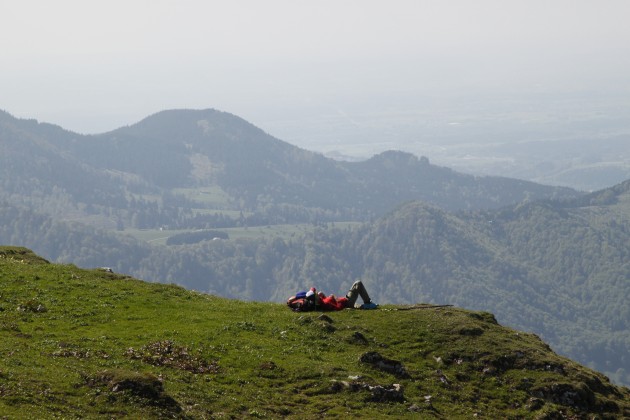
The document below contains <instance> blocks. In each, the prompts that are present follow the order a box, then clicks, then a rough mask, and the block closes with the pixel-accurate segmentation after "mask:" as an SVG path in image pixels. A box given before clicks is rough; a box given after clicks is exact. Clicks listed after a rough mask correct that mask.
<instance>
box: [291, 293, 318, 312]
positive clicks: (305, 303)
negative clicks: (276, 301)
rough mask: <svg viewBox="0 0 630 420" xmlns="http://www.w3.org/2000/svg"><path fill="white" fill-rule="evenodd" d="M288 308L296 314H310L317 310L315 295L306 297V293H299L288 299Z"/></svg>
mask: <svg viewBox="0 0 630 420" xmlns="http://www.w3.org/2000/svg"><path fill="white" fill-rule="evenodd" d="M287 306H288V307H289V308H291V309H292V310H293V311H295V312H308V311H314V310H315V309H316V305H315V294H311V295H310V296H306V292H298V293H296V294H295V296H291V297H290V298H289V299H287Z"/></svg>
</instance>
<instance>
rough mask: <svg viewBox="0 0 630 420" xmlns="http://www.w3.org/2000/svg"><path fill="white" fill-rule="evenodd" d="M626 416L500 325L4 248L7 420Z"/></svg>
mask: <svg viewBox="0 0 630 420" xmlns="http://www.w3.org/2000/svg"><path fill="white" fill-rule="evenodd" d="M25 414H26V415H28V416H29V417H31V418H54V417H63V418H85V417H88V418H93V417H107V418H110V417H180V418H231V417H232V418H233V417H238V418H242V417H259V418H262V417H268V418H278V417H295V418H319V417H322V416H328V417H347V416H353V417H364V418H388V417H390V418H401V417H414V418H418V417H420V418H444V419H446V418H448V419H452V418H471V417H473V416H477V417H481V418H563V417H565V418H623V417H629V416H630V390H629V389H628V388H621V387H616V386H614V385H612V384H610V383H609V381H608V380H607V379H606V378H605V377H603V376H602V375H601V374H598V373H596V372H594V371H592V370H590V369H588V368H585V367H583V366H580V365H578V364H577V363H574V362H572V361H570V360H568V359H566V358H563V357H560V356H558V355H556V354H554V353H553V352H552V351H551V350H550V349H549V347H548V346H547V345H546V344H545V343H543V342H542V341H541V340H540V339H538V338H537V337H536V336H534V335H532V334H526V333H522V332H518V331H515V330H511V329H508V328H504V327H502V326H500V325H498V324H497V323H496V321H495V320H494V317H493V316H492V315H491V314H488V313H485V312H472V311H467V310H463V309H458V308H450V307H441V308H439V307H430V306H427V305H419V306H417V307H414V308H409V307H400V306H385V307H384V308H383V309H380V310H376V311H358V310H346V311H343V312H336V313H327V314H320V313H307V314H298V313H293V312H291V311H289V310H288V309H287V308H286V307H285V306H284V305H278V304H273V303H255V302H254V303H251V302H250V303H245V302H240V301H235V300H227V299H222V298H218V297H215V296H210V295H205V294H200V293H196V292H191V291H186V290H184V289H182V288H180V287H177V286H174V285H163V284H154V283H147V282H141V281H138V280H135V279H132V278H130V277H127V276H122V275H117V274H112V273H107V272H103V271H99V270H84V269H80V268H77V267H76V266H73V265H54V264H49V263H48V262H47V261H45V260H43V259H41V258H39V257H37V256H36V255H34V254H32V253H31V252H30V251H29V250H27V249H24V248H13V247H0V418H7V419H13V418H23V417H24V416H25Z"/></svg>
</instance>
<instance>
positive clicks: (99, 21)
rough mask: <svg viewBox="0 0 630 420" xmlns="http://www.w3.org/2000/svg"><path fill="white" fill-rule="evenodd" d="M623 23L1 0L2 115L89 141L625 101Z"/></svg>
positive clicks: (596, 1) (629, 39) (568, 15)
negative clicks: (340, 117)
mask: <svg viewBox="0 0 630 420" xmlns="http://www.w3.org/2000/svg"><path fill="white" fill-rule="evenodd" d="M629 18H630V1H628V0H544V1H541V0H523V1H521V0H474V1H473V0H436V1H433V0H410V1H405V0H387V1H384V0H383V1H374V0H360V1H358V0H357V1H355V0H333V1H331V0H310V1H301V0H286V1H285V0H265V1H262V0H255V1H239V0H230V1H227V0H226V1H212V0H208V1H203V0H173V1H170V0H124V1H121V0H107V1H102V0H99V1H95V0H94V1H91V0H55V1H49V0H41V1H36V0H0V109H3V110H5V111H7V112H9V113H11V114H13V115H15V116H17V117H21V118H36V119H38V120H40V121H47V122H52V123H55V124H59V125H61V126H62V127H64V128H67V129H71V130H75V131H78V132H82V133H96V132H104V131H108V130H111V129H114V128H118V127H120V126H122V125H127V124H132V123H135V122H137V121H138V120H140V119H142V118H144V117H145V116H147V115H149V114H152V113H154V112H157V111H160V110H163V109H170V108H217V109H220V110H224V111H228V112H232V113H234V114H237V115H240V116H242V117H244V118H245V119H248V120H250V121H252V122H254V123H255V124H257V125H263V128H265V127H264V124H265V122H266V121H274V120H275V121H277V120H279V119H281V118H282V117H281V116H282V115H288V116H290V115H292V113H293V114H299V113H307V112H311V111H312V110H317V109H320V107H321V106H323V105H322V104H326V106H333V107H335V106H337V105H335V104H336V103H340V104H341V103H348V102H350V101H351V100H356V101H365V102H366V103H369V102H370V98H376V99H378V98H383V97H387V98H389V99H390V100H391V101H394V102H395V101H396V98H398V97H399V96H401V97H405V96H406V97H407V99H408V98H409V97H410V96H413V95H414V94H418V95H420V94H422V93H423V92H437V93H440V92H444V93H448V92H475V91H477V90H489V91H490V90H491V91H497V92H527V91H529V90H538V91H556V90H560V91H562V90H580V89H582V90H597V89H620V90H621V91H622V92H625V94H628V93H629V92H630V83H629V78H628V76H627V75H628V74H630V24H629V23H628V22H629ZM312 112H317V111H312ZM287 118H290V117H287ZM272 134H274V133H273V132H272Z"/></svg>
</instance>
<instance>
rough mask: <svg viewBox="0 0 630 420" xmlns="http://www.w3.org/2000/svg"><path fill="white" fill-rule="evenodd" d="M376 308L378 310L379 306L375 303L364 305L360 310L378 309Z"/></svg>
mask: <svg viewBox="0 0 630 420" xmlns="http://www.w3.org/2000/svg"><path fill="white" fill-rule="evenodd" d="M376 308H378V304H376V303H374V302H369V303H364V304H363V305H361V306H359V309H376Z"/></svg>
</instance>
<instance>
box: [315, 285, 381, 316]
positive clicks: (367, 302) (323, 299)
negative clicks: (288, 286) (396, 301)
mask: <svg viewBox="0 0 630 420" xmlns="http://www.w3.org/2000/svg"><path fill="white" fill-rule="evenodd" d="M311 290H312V289H311ZM359 296H361V299H363V304H362V305H356V301H357V299H358V298H359ZM317 297H318V299H317V302H316V305H317V307H319V309H321V310H324V311H340V310H342V309H345V308H358V309H376V308H378V305H377V304H376V303H374V302H372V300H371V299H370V295H368V292H367V290H365V286H364V285H363V282H361V281H360V280H358V281H355V282H354V283H353V284H352V287H351V288H350V290H348V293H347V294H346V296H344V297H340V298H337V297H336V296H335V295H329V296H326V295H325V294H324V292H322V291H320V292H318V293H317Z"/></svg>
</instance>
